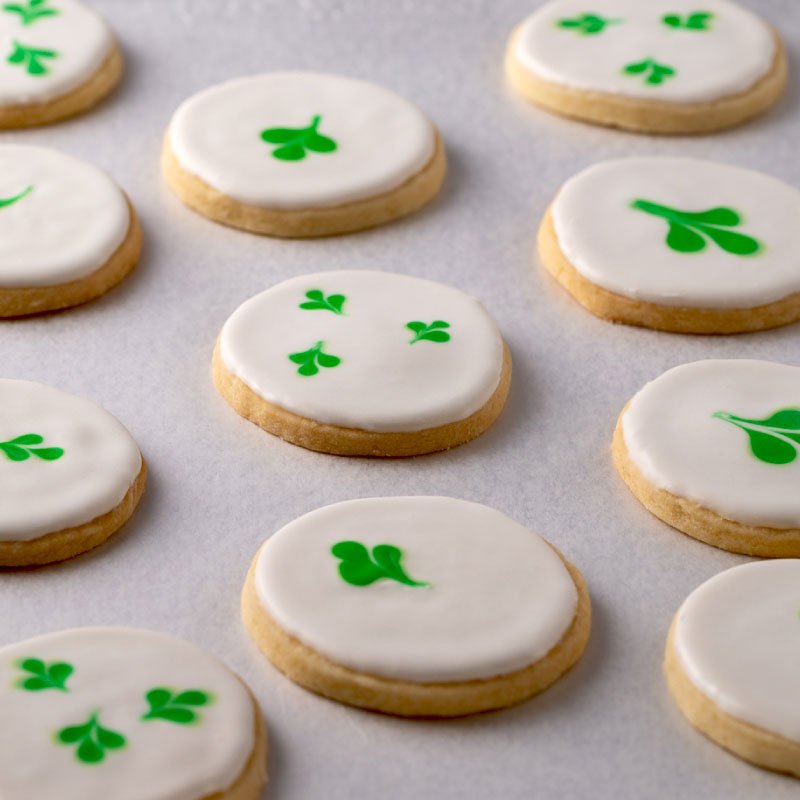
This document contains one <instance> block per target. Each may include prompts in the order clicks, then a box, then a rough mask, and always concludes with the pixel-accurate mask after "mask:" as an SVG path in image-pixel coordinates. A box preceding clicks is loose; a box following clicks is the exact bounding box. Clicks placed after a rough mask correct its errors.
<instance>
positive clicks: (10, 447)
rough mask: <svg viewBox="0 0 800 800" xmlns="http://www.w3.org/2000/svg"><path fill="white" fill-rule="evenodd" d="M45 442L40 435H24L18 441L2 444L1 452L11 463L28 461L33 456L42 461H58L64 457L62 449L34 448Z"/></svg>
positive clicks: (12, 440) (18, 437)
mask: <svg viewBox="0 0 800 800" xmlns="http://www.w3.org/2000/svg"><path fill="white" fill-rule="evenodd" d="M43 442H44V438H43V437H42V436H40V435H39V434H38V433H23V434H22V436H17V438H16V439H9V440H8V441H7V442H0V452H2V453H4V454H5V456H6V458H8V460H9V461H27V460H28V459H29V458H30V457H31V456H36V458H41V459H42V461H57V460H58V459H59V458H61V456H63V455H64V451H63V450H62V449H61V448H60V447H34V446H33V445H39V444H42V443H43Z"/></svg>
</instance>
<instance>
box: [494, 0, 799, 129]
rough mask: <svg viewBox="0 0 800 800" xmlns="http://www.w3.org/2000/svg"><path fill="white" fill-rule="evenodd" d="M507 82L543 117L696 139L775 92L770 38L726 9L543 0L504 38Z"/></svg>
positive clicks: (747, 113) (658, 2)
mask: <svg viewBox="0 0 800 800" xmlns="http://www.w3.org/2000/svg"><path fill="white" fill-rule="evenodd" d="M506 74H507V76H508V79H509V81H510V83H511V85H512V86H513V87H514V89H515V90H516V91H517V92H518V93H519V94H520V95H522V97H524V98H525V99H526V100H529V101H530V102H532V103H535V104H536V105H539V106H541V107H542V108H545V109H547V110H548V111H553V112H555V113H557V114H562V115H564V116H567V117H573V118H575V119H580V120H584V121H586V122H593V123H595V124H599V125H610V126H613V127H617V128H627V129H629V130H634V131H643V132H648V133H704V132H708V131H714V130H719V129H722V128H728V127H731V126H733V125H738V124H739V123H742V122H744V121H745V120H747V119H750V118H751V117H754V116H756V115H758V114H761V113H762V112H764V111H765V110H766V109H768V108H769V107H770V106H771V105H773V104H774V103H775V102H776V100H777V99H778V98H779V97H780V95H781V94H782V93H783V90H784V88H785V85H786V76H787V62H786V54H785V51H784V47H783V43H782V42H781V39H780V37H779V36H778V33H777V32H776V31H775V30H774V29H773V28H772V27H771V26H770V25H768V24H767V23H766V22H764V21H763V20H762V19H760V18H759V17H758V16H756V15H755V14H753V13H752V12H750V11H748V10H746V9H744V8H742V7H741V6H738V5H736V4H735V3H732V2H729V0H703V1H702V2H697V1H696V0H647V2H642V0H599V2H597V3H595V4H594V5H592V6H589V8H588V9H587V5H586V3H585V2H584V0H552V2H549V3H546V4H545V5H544V6H542V7H541V8H540V9H539V10H538V11H536V12H535V13H534V14H532V15H531V16H530V17H528V19H526V20H525V21H524V22H523V23H522V24H520V25H519V26H518V27H517V28H516V29H515V30H514V32H513V34H512V36H511V39H510V41H509V44H508V48H507V51H506Z"/></svg>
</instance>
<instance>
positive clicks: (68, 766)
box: [0, 628, 255, 800]
mask: <svg viewBox="0 0 800 800" xmlns="http://www.w3.org/2000/svg"><path fill="white" fill-rule="evenodd" d="M29 658H38V659H41V660H42V661H44V662H45V663H46V664H48V665H50V664H52V663H53V662H64V663H68V664H70V665H72V666H73V667H74V672H73V673H72V675H71V676H70V677H69V679H68V680H67V681H66V687H67V689H68V691H66V692H64V691H60V690H57V689H46V690H42V691H37V692H30V691H25V690H23V689H21V688H20V686H19V683H20V680H21V679H24V678H25V677H29V673H26V672H24V671H23V670H22V669H21V668H20V667H19V662H20V661H23V660H25V659H29ZM158 687H165V688H168V689H170V690H171V691H173V692H179V691H186V690H189V689H197V690H201V691H205V692H207V693H210V694H211V695H212V701H211V703H210V704H208V705H205V706H202V707H199V708H197V713H198V715H199V718H198V719H197V720H195V722H193V723H191V724H186V725H180V724H176V723H172V722H169V721H166V720H163V719H150V720H143V719H142V716H143V715H144V714H146V713H147V712H148V710H149V708H150V705H149V703H148V702H147V700H146V698H145V695H146V694H147V693H148V692H149V691H150V690H151V689H154V688H158ZM0 707H1V708H2V709H3V724H2V725H0V796H1V797H2V798H3V800H33V798H36V800H61V799H62V798H81V800H108V798H111V797H113V798H114V800H200V798H205V797H207V796H209V795H211V794H213V793H215V792H218V791H222V790H224V789H227V788H229V787H230V786H231V785H232V784H233V783H234V781H235V780H236V779H237V778H238V777H239V775H240V774H241V773H242V772H243V771H244V768H245V765H246V763H247V760H248V758H249V757H250V755H251V753H252V752H253V748H254V746H255V719H254V711H253V703H252V701H251V699H250V696H249V695H248V693H247V690H246V689H245V688H244V686H243V685H242V683H241V682H240V681H239V680H238V679H237V678H236V677H235V676H234V675H233V674H232V673H231V672H230V671H229V670H228V669H227V667H225V666H224V665H223V664H222V663H220V662H219V661H217V660H216V659H215V658H212V657H211V656H209V655H207V654H206V653H204V652H203V651H202V650H200V649H199V648H197V647H195V646H194V645H192V644H189V643H188V642H183V641H180V640H179V639H173V638H172V637H170V636H165V635H163V634H160V633H153V632H150V631H143V630H134V629H129V628H78V629H74V630H67V631H62V632H59V633H54V634H49V635H47V636H41V637H38V638H35V639H29V640H27V641H25V642H20V643H18V644H14V645H10V646H8V647H4V648H2V649H0ZM93 712H98V718H99V722H100V724H101V725H102V726H103V727H104V728H107V729H111V730H113V731H115V732H117V733H119V734H121V735H123V736H124V737H125V739H126V740H127V743H126V746H125V747H123V748H121V749H112V750H107V751H106V756H105V759H104V760H103V761H102V762H100V763H97V764H92V765H86V764H84V763H82V762H81V761H79V760H78V759H77V758H76V747H77V745H65V744H62V743H60V742H58V741H56V738H55V737H56V734H57V733H58V732H59V731H60V730H62V729H63V728H65V727H68V726H75V725H80V724H82V723H84V722H86V720H87V719H88V718H89V716H90V715H91V714H92V713H93Z"/></svg>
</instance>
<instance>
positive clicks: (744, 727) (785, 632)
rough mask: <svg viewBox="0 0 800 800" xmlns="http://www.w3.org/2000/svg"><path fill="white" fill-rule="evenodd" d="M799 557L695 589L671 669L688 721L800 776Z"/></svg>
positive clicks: (749, 756)
mask: <svg viewBox="0 0 800 800" xmlns="http://www.w3.org/2000/svg"><path fill="white" fill-rule="evenodd" d="M798 587H800V560H797V559H783V560H778V561H766V562H760V563H755V564H742V565H740V566H738V567H734V568H733V569H729V570H726V571H725V572H722V573H720V574H719V575H715V576H714V577H713V578H711V580H708V581H706V582H705V583H704V584H703V585H702V586H700V587H699V588H698V589H695V591H693V592H692V593H691V594H690V595H689V597H688V598H687V599H686V601H685V602H684V603H683V605H682V606H681V608H680V610H679V611H678V613H677V614H676V615H675V620H674V621H673V623H672V629H671V630H670V635H669V640H668V642H667V651H666V659H665V664H664V668H665V671H666V674H667V682H668V683H669V688H670V691H671V692H672V694H673V696H674V697H675V700H676V701H677V703H678V706H679V707H680V709H681V711H683V713H684V714H685V715H686V717H687V718H688V720H689V721H690V722H691V723H692V725H694V726H695V727H696V728H698V729H699V730H700V731H702V732H703V733H704V734H705V735H706V736H708V737H709V738H710V739H713V740H714V741H715V742H716V743H717V744H719V745H721V746H722V747H724V748H726V749H727V750H730V751H731V752H732V753H735V754H736V755H737V756H739V757H740V758H743V759H745V760H746V761H750V762H752V763H753V764H757V765H758V766H760V767H766V768H767V769H772V770H775V771H777V772H788V773H790V774H792V775H794V776H796V777H800V704H798V702H797V697H798V694H799V693H800V670H798V668H797V665H798V664H800V636H798V627H800V619H798V615H799V614H800V597H799V596H798Z"/></svg>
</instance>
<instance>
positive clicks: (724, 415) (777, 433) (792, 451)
mask: <svg viewBox="0 0 800 800" xmlns="http://www.w3.org/2000/svg"><path fill="white" fill-rule="evenodd" d="M711 416H712V417H714V418H715V419H721V420H723V421H724V422H730V423H731V425H735V426H736V427H737V428H741V429H742V430H743V431H745V432H746V433H747V435H748V436H749V437H750V450H751V451H752V453H753V455H754V456H755V457H756V458H757V459H759V461H764V462H765V463H767V464H778V465H783V464H791V463H792V462H793V461H794V460H795V459H796V458H797V455H798V453H800V408H782V409H780V411H776V412H775V413H774V414H772V415H770V416H769V417H767V418H766V419H747V418H746V417H737V416H736V415H735V414H730V413H728V412H727V411H717V412H715V413H714V414H712V415H711Z"/></svg>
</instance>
